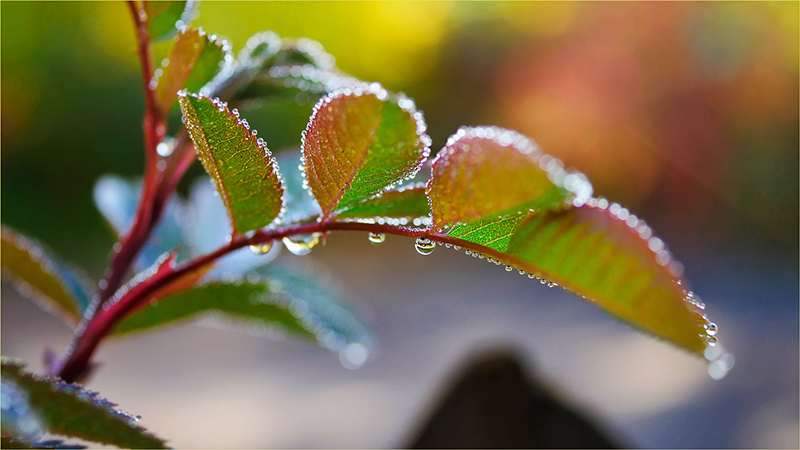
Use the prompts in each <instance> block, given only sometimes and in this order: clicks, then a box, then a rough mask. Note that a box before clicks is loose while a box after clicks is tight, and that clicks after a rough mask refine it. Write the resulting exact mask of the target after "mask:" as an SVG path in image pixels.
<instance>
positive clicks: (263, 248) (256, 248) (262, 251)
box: [250, 241, 272, 255]
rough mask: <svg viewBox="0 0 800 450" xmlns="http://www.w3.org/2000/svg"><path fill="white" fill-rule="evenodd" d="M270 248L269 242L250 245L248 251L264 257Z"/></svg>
mask: <svg viewBox="0 0 800 450" xmlns="http://www.w3.org/2000/svg"><path fill="white" fill-rule="evenodd" d="M271 248H272V241H269V242H267V243H265V244H256V245H251V246H250V251H251V252H253V253H255V254H256V255H266V254H267V253H268V252H269V251H270V249H271Z"/></svg>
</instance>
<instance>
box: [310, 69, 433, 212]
mask: <svg viewBox="0 0 800 450" xmlns="http://www.w3.org/2000/svg"><path fill="white" fill-rule="evenodd" d="M429 146H430V138H429V137H428V136H427V135H426V134H425V123H424V121H423V118H422V113H419V112H417V111H416V109H415V107H414V103H413V102H412V101H411V100H409V99H407V98H404V97H397V98H393V97H392V98H390V96H389V94H388V93H387V92H386V91H385V90H384V89H383V88H381V87H380V86H379V85H377V84H372V85H369V86H368V85H360V86H359V87H354V88H345V89H342V90H337V91H336V92H334V93H332V94H330V95H328V96H326V97H325V98H323V99H322V100H320V102H319V103H317V105H316V106H315V107H314V113H313V114H312V116H311V119H310V121H309V123H308V126H307V127H306V131H305V133H304V135H303V144H302V149H303V156H304V163H305V175H306V178H307V180H308V184H309V186H310V187H311V192H312V193H313V194H314V197H315V198H316V199H317V202H318V203H319V205H320V207H321V208H322V212H323V216H325V217H329V216H331V215H332V213H333V211H334V210H335V209H337V208H339V209H344V208H346V207H348V206H351V205H353V204H355V203H358V202H360V201H362V200H365V199H367V198H370V197H373V196H375V195H376V194H378V193H380V192H381V191H383V190H384V189H386V188H387V187H390V186H393V185H395V184H397V183H399V182H401V181H403V180H405V179H408V178H411V177H413V176H414V175H415V174H416V172H417V171H418V170H419V168H420V167H421V165H422V163H423V162H424V161H425V159H426V158H427V157H428V153H429Z"/></svg>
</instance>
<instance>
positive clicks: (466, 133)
mask: <svg viewBox="0 0 800 450" xmlns="http://www.w3.org/2000/svg"><path fill="white" fill-rule="evenodd" d="M591 195H592V185H591V184H590V183H589V181H588V180H587V179H586V177H585V176H584V175H583V174H581V173H577V172H571V171H567V170H564V166H563V164H561V161H559V160H557V159H555V158H553V157H551V156H548V155H543V154H542V153H541V152H540V151H539V149H538V147H537V146H536V144H535V143H533V142H532V141H531V140H530V139H528V138H526V137H524V136H522V135H520V134H518V133H515V132H513V131H508V130H503V129H500V128H495V127H477V128H462V129H460V130H459V131H458V133H456V134H455V135H453V136H451V137H450V139H449V140H448V141H447V145H445V147H444V148H443V149H442V150H441V151H440V152H439V154H438V155H437V156H436V159H434V161H433V167H432V175H431V179H430V181H429V182H428V197H429V198H430V204H431V210H432V213H433V222H434V226H436V227H437V228H442V227H445V226H447V225H453V224H456V223H459V222H471V221H474V220H476V219H491V218H495V217H500V216H503V215H512V214H515V213H519V212H525V211H529V210H549V209H554V208H559V207H561V206H562V205H565V204H574V205H576V206H580V205H582V204H583V203H585V202H586V201H587V200H588V199H589V198H590V197H591Z"/></svg>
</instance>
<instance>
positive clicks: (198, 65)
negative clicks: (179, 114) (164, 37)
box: [156, 28, 233, 115]
mask: <svg viewBox="0 0 800 450" xmlns="http://www.w3.org/2000/svg"><path fill="white" fill-rule="evenodd" d="M232 58H233V57H232V56H231V46H230V44H228V43H227V42H226V41H222V40H219V39H217V37H216V35H211V36H209V35H207V34H206V33H205V32H204V31H203V30H201V29H198V28H186V29H183V30H181V32H180V34H178V37H177V38H176V40H175V44H174V45H173V46H172V50H171V51H170V54H169V58H168V59H167V61H168V64H167V65H163V64H162V67H161V69H159V70H161V71H162V73H161V76H160V77H158V84H157V85H156V99H157V101H158V104H159V106H160V107H161V111H162V113H163V114H165V115H166V114H168V113H169V112H170V110H171V109H172V106H173V105H174V104H175V99H176V98H177V93H178V91H179V90H180V89H186V90H187V91H189V92H198V91H199V90H200V88H202V87H203V86H204V85H205V84H206V83H208V82H210V81H211V80H212V79H213V78H214V76H215V75H216V74H217V73H218V72H219V71H220V70H221V69H222V67H223V66H224V65H225V64H226V62H229V61H230V60H232Z"/></svg>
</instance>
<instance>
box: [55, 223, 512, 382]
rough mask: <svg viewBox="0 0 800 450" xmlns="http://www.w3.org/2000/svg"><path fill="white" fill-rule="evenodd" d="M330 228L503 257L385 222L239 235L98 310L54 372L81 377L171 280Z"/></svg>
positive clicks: (306, 226) (71, 378) (67, 377)
mask: <svg viewBox="0 0 800 450" xmlns="http://www.w3.org/2000/svg"><path fill="white" fill-rule="evenodd" d="M330 231H364V232H371V233H383V234H393V235H397V236H406V237H412V238H416V237H420V236H423V237H427V238H429V239H432V240H435V241H439V242H444V243H449V244H453V245H458V246H462V247H464V248H467V249H473V250H475V251H480V252H481V253H483V254H486V255H488V256H493V257H500V256H501V253H500V252H497V251H495V250H493V249H490V248H486V247H483V246H480V245H478V244H475V243H472V242H468V241H464V240H462V239H458V238H453V237H450V236H447V235H443V234H440V233H436V232H433V231H431V230H430V229H419V228H411V227H402V226H395V225H382V224H375V223H363V222H314V223H309V224H303V225H296V226H293V227H288V228H281V229H277V230H260V231H258V232H256V233H255V234H254V235H253V236H251V237H244V236H242V237H239V238H235V239H233V240H231V242H230V243H228V244H227V245H225V246H222V247H220V248H218V249H217V250H215V251H213V252H211V253H207V254H205V255H203V256H199V257H197V258H195V259H193V260H191V261H187V262H186V263H184V264H183V265H181V266H180V267H178V268H166V270H162V268H160V269H159V271H157V272H156V273H155V274H154V275H153V276H151V277H150V278H148V279H146V280H144V281H142V282H140V283H139V284H137V285H135V286H133V287H131V289H130V290H128V291H127V292H126V293H125V294H124V295H122V296H121V297H120V298H119V299H118V300H116V301H114V302H109V303H108V304H107V305H105V307H104V308H100V309H98V310H97V313H96V314H95V315H94V317H93V320H91V321H89V322H88V323H86V325H85V327H83V328H82V329H80V330H79V331H78V333H77V334H76V335H75V338H74V339H73V341H72V343H71V344H70V346H69V347H68V349H67V353H66V355H65V356H64V358H63V359H62V365H61V366H60V367H59V368H57V369H58V370H55V371H54V372H55V374H56V375H58V376H59V377H61V378H62V379H64V380H65V381H68V382H71V381H75V380H76V379H78V378H80V377H81V376H82V375H83V374H84V373H85V371H86V369H87V368H88V367H89V362H90V359H91V357H92V354H93V353H94V352H95V350H96V349H97V347H98V345H99V344H100V342H101V341H102V340H103V338H104V337H105V336H107V335H108V334H109V333H110V332H111V331H113V329H114V327H115V326H116V325H117V324H119V323H120V322H121V321H122V320H123V319H125V318H126V317H128V316H129V315H130V314H131V313H132V312H134V311H136V310H137V308H138V307H140V306H141V305H143V304H144V303H145V302H148V301H150V299H151V297H152V295H153V294H154V293H157V292H158V291H159V290H160V289H162V288H165V287H167V286H168V285H169V284H170V283H173V282H175V281H178V280H180V279H181V278H182V277H184V276H186V275H189V274H191V273H193V272H195V271H197V270H199V269H201V268H202V267H204V266H206V265H207V264H209V263H213V262H214V261H216V260H217V259H219V258H221V257H223V256H225V255H227V254H229V253H231V252H233V251H236V250H239V249H241V248H243V247H246V246H249V245H256V244H264V243H267V242H272V241H276V240H279V239H282V238H284V237H290V236H295V235H300V234H311V233H327V232H330Z"/></svg>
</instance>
